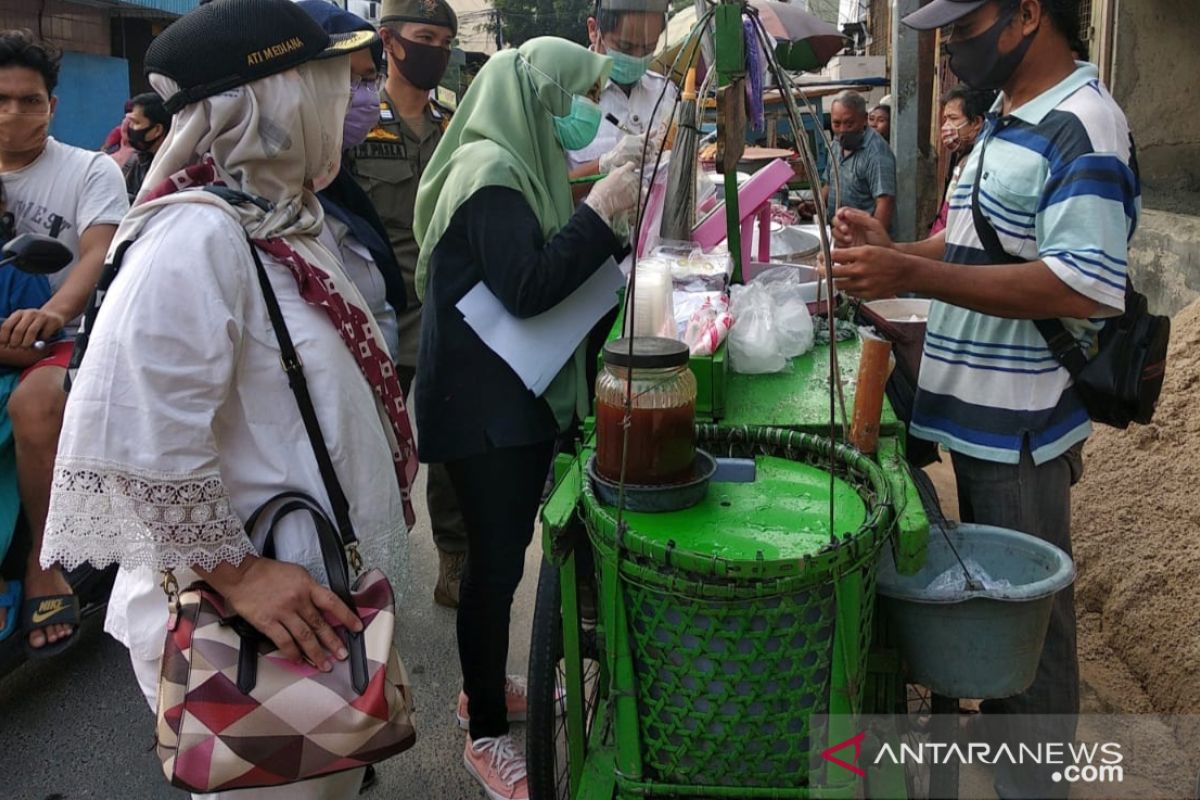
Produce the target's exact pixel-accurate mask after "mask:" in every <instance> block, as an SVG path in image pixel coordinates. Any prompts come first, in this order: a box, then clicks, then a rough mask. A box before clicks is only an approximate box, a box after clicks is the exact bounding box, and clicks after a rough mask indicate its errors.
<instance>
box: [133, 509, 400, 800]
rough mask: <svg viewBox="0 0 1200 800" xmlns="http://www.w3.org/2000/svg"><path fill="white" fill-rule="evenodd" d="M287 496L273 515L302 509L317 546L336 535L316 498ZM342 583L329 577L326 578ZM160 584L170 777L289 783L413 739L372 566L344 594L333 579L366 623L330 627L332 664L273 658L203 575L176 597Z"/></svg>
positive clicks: (387, 601) (381, 754)
mask: <svg viewBox="0 0 1200 800" xmlns="http://www.w3.org/2000/svg"><path fill="white" fill-rule="evenodd" d="M285 497H286V498H292V499H290V500H289V501H288V502H287V503H285V504H284V505H283V506H282V508H281V510H280V512H279V513H278V514H277V515H276V517H275V520H276V521H277V520H278V519H280V518H282V517H283V516H285V515H286V514H288V513H291V512H292V511H298V510H302V511H307V512H309V513H310V514H311V515H312V516H313V517H314V520H320V521H319V522H317V528H318V529H319V530H320V529H324V530H321V534H320V535H321V538H322V550H324V549H325V543H326V540H328V539H329V538H330V537H333V536H336V534H334V533H333V529H332V526H331V525H330V524H329V522H328V520H327V519H326V518H325V517H324V514H323V512H322V511H321V509H320V507H319V506H316V504H315V502H313V501H312V500H311V499H310V498H297V497H296V496H295V495H292V494H288V495H286V496H280V497H277V498H275V499H274V500H273V501H272V502H275V501H278V500H280V499H283V498H285ZM272 527H274V523H272ZM328 560H329V559H328V557H326V561H328ZM343 575H344V573H343ZM340 582H342V581H340V580H338V579H337V578H332V576H331V581H330V583H331V584H335V583H340ZM344 585H345V584H344V583H343V587H344ZM165 588H166V589H167V592H168V596H169V597H170V598H171V605H172V609H171V615H170V619H169V622H168V633H167V641H166V646H165V648H164V650H163V660H162V673H161V675H160V678H159V683H158V723H157V739H158V755H159V758H160V759H161V760H162V765H163V772H164V773H165V774H166V777H167V780H169V781H170V782H171V783H172V784H173V785H174V786H177V787H179V788H181V789H186V790H188V791H191V792H197V793H205V792H221V791H228V790H231V789H247V788H251V787H259V786H276V785H279V784H285V783H293V782H295V781H301V780H307V779H308V778H315V777H317V776H320V775H328V774H330V773H333V772H340V771H342V770H347V769H355V768H358V767H363V766H366V765H367V764H372V763H375V762H377V761H382V760H383V759H385V758H388V757H390V756H393V755H395V754H397V753H400V752H402V751H404V750H407V749H408V748H409V747H411V746H412V745H413V742H415V741H416V730H415V729H414V727H413V722H412V710H413V706H412V693H411V690H410V688H409V683H408V675H407V674H406V672H405V670H404V666H403V664H402V663H401V661H400V658H399V656H398V655H397V654H396V649H395V648H394V647H393V646H392V634H393V631H394V629H395V606H394V599H393V596H392V587H391V584H390V583H388V579H387V578H386V577H385V576H384V574H383V573H382V572H380V571H379V570H377V569H372V570H368V571H367V572H365V573H363V574H362V575H361V576H360V577H359V578H358V580H357V581H356V582H355V583H354V587H353V589H352V590H350V592H349V601H348V602H347V601H346V598H345V597H344V596H343V592H342V591H339V590H338V589H339V587H336V586H334V587H332V588H334V591H335V592H337V594H338V595H339V596H343V602H346V604H347V605H348V606H349V607H350V608H351V609H353V610H354V611H355V612H356V613H357V614H358V616H359V618H360V619H361V620H362V621H363V625H364V629H363V631H362V632H361V633H360V634H351V633H350V632H349V631H348V630H347V629H346V628H345V627H344V626H341V625H335V626H334V630H336V631H337V632H338V634H339V636H341V638H342V641H343V642H344V643H345V645H346V649H347V650H349V652H350V657H349V658H348V659H347V660H345V661H338V660H337V659H331V660H330V663H331V664H332V665H333V670H332V671H331V672H321V671H320V670H319V669H317V668H316V667H314V666H312V665H311V664H309V663H307V662H304V663H301V664H297V663H295V662H294V661H291V660H289V659H286V658H284V657H283V656H281V655H279V654H278V652H277V650H276V648H275V644H274V643H273V642H272V641H271V640H270V639H268V638H267V637H265V636H262V635H260V634H259V633H258V632H257V631H255V630H254V629H253V628H251V627H250V626H249V625H248V624H247V623H245V622H243V621H242V620H241V619H240V618H238V617H236V616H235V617H231V616H229V615H228V614H227V613H226V611H225V608H224V602H223V599H222V598H221V596H220V595H219V594H218V593H217V592H215V591H213V590H212V589H211V588H209V587H207V586H206V585H205V584H202V583H199V584H193V585H192V586H191V587H189V588H188V589H187V590H185V591H184V592H182V593H181V594H178V596H173V595H175V594H176V591H175V589H176V587H174V586H173V585H172V581H171V579H169V580H168V581H167V586H166V587H165ZM330 622H331V624H332V620H330Z"/></svg>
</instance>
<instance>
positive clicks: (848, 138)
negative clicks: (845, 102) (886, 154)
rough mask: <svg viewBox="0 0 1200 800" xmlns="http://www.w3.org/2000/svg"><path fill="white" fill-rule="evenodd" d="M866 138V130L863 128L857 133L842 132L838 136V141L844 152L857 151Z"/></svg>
mask: <svg viewBox="0 0 1200 800" xmlns="http://www.w3.org/2000/svg"><path fill="white" fill-rule="evenodd" d="M866 136H867V129H866V128H863V129H861V130H857V131H843V132H842V133H839V134H838V137H837V138H838V141H839V142H841V144H842V147H843V148H844V149H846V150H857V149H858V148H860V147H862V143H863V139H865V138H866Z"/></svg>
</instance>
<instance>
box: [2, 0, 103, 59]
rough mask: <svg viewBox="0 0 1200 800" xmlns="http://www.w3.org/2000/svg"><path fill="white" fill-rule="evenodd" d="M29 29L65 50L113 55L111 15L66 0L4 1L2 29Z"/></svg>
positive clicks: (98, 9)
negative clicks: (65, 0) (111, 53)
mask: <svg viewBox="0 0 1200 800" xmlns="http://www.w3.org/2000/svg"><path fill="white" fill-rule="evenodd" d="M10 28H27V29H29V30H31V31H33V33H34V34H35V35H37V36H39V37H41V38H44V39H47V40H49V41H50V42H52V43H54V44H55V45H57V46H59V47H61V48H63V49H64V50H74V51H75V52H78V53H93V54H95V55H104V56H106V55H109V54H110V52H111V50H112V37H111V34H110V22H109V12H108V11H107V10H105V9H102V8H92V7H91V6H84V5H78V4H76V3H68V2H64V0H0V29H10Z"/></svg>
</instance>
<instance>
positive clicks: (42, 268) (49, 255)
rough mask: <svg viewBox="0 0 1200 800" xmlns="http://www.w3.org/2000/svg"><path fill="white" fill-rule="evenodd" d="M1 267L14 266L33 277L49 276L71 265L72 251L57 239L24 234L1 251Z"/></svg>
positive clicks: (35, 234)
mask: <svg viewBox="0 0 1200 800" xmlns="http://www.w3.org/2000/svg"><path fill="white" fill-rule="evenodd" d="M0 254H2V255H3V256H4V258H3V260H0V265H3V264H12V265H13V266H14V267H16V268H17V269H19V270H21V271H22V272H28V273H30V274H32V275H49V274H51V273H54V272H58V271H59V270H60V269H62V268H63V267H65V266H67V265H68V264H70V263H71V259H72V258H74V257H75V256H74V255H73V254H72V253H71V249H70V248H69V247H67V246H66V245H65V244H63V243H62V242H60V241H58V240H57V239H52V238H50V237H49V236H43V235H41V234H39V233H22V234H21V235H20V236H17V237H15V238H13V239H12V240H11V241H10V242H9V243H8V244H6V245H4V248H3V249H2V250H0Z"/></svg>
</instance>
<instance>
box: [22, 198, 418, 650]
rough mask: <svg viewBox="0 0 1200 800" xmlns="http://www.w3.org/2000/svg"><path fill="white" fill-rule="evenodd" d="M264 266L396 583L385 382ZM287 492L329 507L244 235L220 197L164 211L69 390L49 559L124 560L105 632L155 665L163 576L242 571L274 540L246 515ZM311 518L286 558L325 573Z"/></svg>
mask: <svg viewBox="0 0 1200 800" xmlns="http://www.w3.org/2000/svg"><path fill="white" fill-rule="evenodd" d="M263 260H264V264H265V266H266V268H267V271H268V273H269V275H270V278H271V285H272V286H273V287H274V289H275V293H276V295H277V296H278V298H279V304H280V307H281V308H282V310H283V315H284V317H285V319H286V320H287V324H288V329H289V330H290V332H291V335H292V339H293V340H294V341H295V344H296V349H297V352H298V353H299V354H300V357H301V359H302V360H303V362H304V371H305V375H306V376H307V378H308V384H309V389H310V391H311V393H312V398H313V405H314V406H315V408H316V412H317V417H318V418H319V420H320V423H321V429H322V431H323V433H324V437H325V441H326V444H327V445H328V447H329V452H330V455H331V456H332V458H333V461H334V464H335V465H336V468H337V471H338V476H339V478H340V480H341V483H342V487H343V489H344V490H345V493H346V495H347V497H348V499H349V501H350V513H351V519H352V521H353V523H354V526H355V530H356V533H357V535H358V538H359V540H360V542H361V546H360V550H361V552H362V553H363V556H364V560H365V562H366V563H367V565H368V566H378V567H381V568H383V569H384V570H385V572H387V573H388V574H389V576H390V577H391V578H392V581H393V584H394V585H395V586H396V588H397V590H399V589H400V585H399V584H400V583H401V582H402V576H401V575H400V574H398V573H399V570H400V568H401V567H402V557H403V554H404V551H405V548H406V537H405V527H404V514H403V509H402V506H401V501H400V492H399V489H398V487H397V485H396V473H395V471H394V469H393V468H392V458H391V452H390V450H389V447H388V443H387V440H386V438H385V436H384V432H383V428H382V423H381V420H380V417H379V413H378V411H377V407H376V403H375V401H374V398H373V396H372V393H371V389H370V387H369V386H368V384H367V382H366V381H365V380H364V379H363V377H362V374H361V373H360V372H359V370H358V368H357V366H356V364H355V362H354V360H353V359H352V358H351V356H350V354H349V353H348V352H347V350H346V347H345V345H344V344H343V343H342V340H341V339H340V338H339V337H338V335H337V332H336V331H335V330H334V328H333V327H332V325H331V324H330V322H329V319H328V317H327V316H326V315H325V313H324V312H323V311H321V309H319V308H314V307H311V306H309V305H307V304H306V303H305V302H304V301H303V300H302V299H301V298H300V295H299V292H298V290H297V287H296V283H295V280H294V279H293V278H292V276H291V274H290V273H289V272H288V270H287V269H286V267H283V266H281V265H279V264H276V263H275V262H274V261H273V260H272V259H271V258H270V257H269V256H267V255H266V254H263ZM345 283H346V284H347V285H350V281H349V280H346V281H345ZM351 291H353V290H352V289H351ZM285 490H298V491H303V492H307V493H309V494H311V495H312V496H313V497H315V498H317V500H318V501H320V502H321V503H322V505H324V506H325V508H326V510H327V511H328V510H329V505H328V498H327V495H326V492H325V489H324V487H323V484H322V482H321V477H320V473H319V472H318V470H317V464H316V460H315V458H314V457H313V453H312V449H311V446H310V444H309V440H308V437H307V435H306V434H305V431H304V426H303V423H302V421H301V419H300V413H299V411H298V409H297V407H296V402H295V399H294V396H293V395H292V392H291V390H290V389H289V388H288V385H287V379H286V376H285V375H284V372H283V369H282V367H281V365H280V361H279V347H278V345H277V343H276V340H275V334H274V332H273V330H272V328H271V324H270V320H269V319H268V317H267V310H266V305H265V302H264V300H263V297H262V291H261V288H260V287H259V284H258V280H257V278H256V276H255V270H254V262H253V260H252V259H251V256H250V251H249V248H248V245H247V243H246V240H245V237H244V235H243V234H242V231H241V229H240V228H239V227H238V226H237V225H236V223H235V222H234V221H233V220H232V219H231V218H230V217H229V216H228V215H226V214H225V213H223V212H222V211H220V210H218V209H216V208H214V207H211V206H205V205H199V204H182V205H177V206H171V207H167V208H164V209H163V210H162V211H160V212H159V213H157V214H156V215H155V216H154V217H152V218H151V219H150V221H149V222H148V223H147V224H146V227H145V228H144V229H143V230H142V232H141V234H140V235H139V236H138V238H137V240H136V241H135V242H134V244H133V245H132V246H131V247H130V248H129V251H128V252H127V253H126V256H125V261H124V264H123V266H122V268H121V272H120V275H119V276H118V277H117V279H116V281H115V282H114V284H113V286H112V288H111V289H110V290H109V292H108V295H107V296H106V298H105V300H104V306H103V310H102V312H101V314H100V318H99V320H98V323H97V325H96V326H95V329H94V330H93V331H92V333H91V343H90V345H89V347H88V351H87V357H86V358H85V359H84V362H83V366H82V368H81V369H80V370H79V373H78V375H77V377H76V381H75V384H74V386H73V388H72V390H71V394H70V397H69V400H68V403H67V410H66V418H65V421H64V423H63V431H62V436H61V438H60V441H59V450H58V457H57V460H56V463H55V470H54V488H53V491H52V493H51V498H50V514H49V518H48V520H47V524H46V537H45V543H44V545H43V548H42V563H43V564H49V563H52V562H55V561H58V562H61V563H62V564H63V565H64V566H66V567H68V568H70V567H73V566H75V565H77V564H80V563H82V562H84V561H90V562H91V563H92V564H94V565H97V566H102V565H105V564H110V563H112V562H118V563H120V564H121V571H120V575H119V578H118V581H117V586H116V587H115V589H114V591H113V596H112V599H111V601H110V603H109V607H108V619H107V622H106V626H105V629H106V630H107V631H108V632H109V633H111V634H112V635H113V636H114V637H116V638H117V639H118V640H119V641H121V642H122V643H124V644H125V645H126V646H127V647H129V648H130V650H131V651H132V653H133V654H134V655H135V656H136V657H138V658H142V659H156V658H158V657H160V656H161V654H162V644H163V631H164V625H165V622H166V600H165V597H164V595H163V594H162V590H161V589H159V588H158V586H157V579H158V575H157V573H158V571H160V570H162V569H165V568H167V567H170V568H174V569H176V570H177V575H178V576H179V578H180V583H181V585H185V581H187V580H188V579H189V578H191V577H192V576H191V575H190V574H189V568H191V567H200V568H203V569H211V568H212V567H214V566H216V565H217V564H219V563H221V562H230V563H235V564H236V563H238V562H239V561H241V559H242V558H243V557H244V556H245V555H246V554H248V553H252V552H254V550H255V547H257V546H261V542H254V543H252V542H251V541H250V540H249V539H248V538H247V536H246V534H245V533H244V530H243V527H242V523H243V521H244V520H245V519H246V518H247V517H248V516H249V515H250V514H251V513H252V512H253V511H254V510H255V509H256V508H258V507H259V506H260V505H261V504H262V503H263V502H264V501H266V500H267V499H269V498H270V497H272V496H274V495H275V494H277V493H279V492H281V491H285ZM306 519H307V517H306V516H305V515H299V514H294V515H291V516H290V517H289V518H287V519H285V520H284V521H283V523H282V524H281V525H280V526H279V527H278V528H277V530H276V548H277V557H278V558H280V559H281V560H285V561H290V562H293V563H297V564H301V565H303V566H304V567H306V568H307V569H309V571H310V572H312V573H313V574H314V575H316V576H317V577H318V578H319V579H323V578H324V574H323V569H322V567H321V556H320V550H319V548H318V545H317V540H316V536H315V534H314V533H313V532H312V528H311V523H306Z"/></svg>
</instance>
